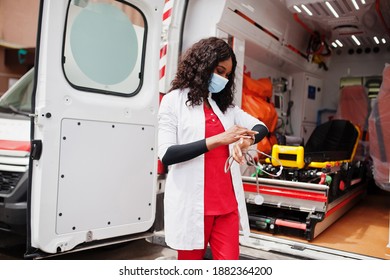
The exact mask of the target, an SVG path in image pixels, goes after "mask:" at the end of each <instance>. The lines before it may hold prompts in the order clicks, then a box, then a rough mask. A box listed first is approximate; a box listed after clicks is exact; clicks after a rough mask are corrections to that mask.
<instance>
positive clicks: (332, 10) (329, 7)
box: [325, 1, 339, 18]
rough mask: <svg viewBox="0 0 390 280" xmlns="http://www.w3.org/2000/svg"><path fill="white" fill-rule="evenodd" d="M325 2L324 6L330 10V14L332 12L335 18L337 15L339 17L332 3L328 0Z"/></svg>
mask: <svg viewBox="0 0 390 280" xmlns="http://www.w3.org/2000/svg"><path fill="white" fill-rule="evenodd" d="M325 4H326V6H327V7H328V9H329V10H330V11H331V12H332V14H333V15H334V16H335V17H336V18H338V17H339V14H338V13H337V12H336V10H335V9H333V7H332V5H331V4H330V3H329V2H328V1H326V2H325Z"/></svg>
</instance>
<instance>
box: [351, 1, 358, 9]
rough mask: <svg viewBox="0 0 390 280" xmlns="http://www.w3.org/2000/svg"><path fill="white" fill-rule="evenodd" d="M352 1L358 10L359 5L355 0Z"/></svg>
mask: <svg viewBox="0 0 390 280" xmlns="http://www.w3.org/2000/svg"><path fill="white" fill-rule="evenodd" d="M352 3H353V5H354V6H355V9H356V10H359V5H358V4H357V3H356V0H352Z"/></svg>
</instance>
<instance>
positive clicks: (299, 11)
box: [293, 5, 302, 13]
mask: <svg viewBox="0 0 390 280" xmlns="http://www.w3.org/2000/svg"><path fill="white" fill-rule="evenodd" d="M293 8H294V10H295V11H297V12H298V13H302V10H301V9H299V7H298V6H297V5H294V6H293Z"/></svg>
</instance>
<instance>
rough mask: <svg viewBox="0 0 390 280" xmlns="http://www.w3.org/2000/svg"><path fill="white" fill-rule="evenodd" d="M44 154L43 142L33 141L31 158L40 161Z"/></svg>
mask: <svg viewBox="0 0 390 280" xmlns="http://www.w3.org/2000/svg"><path fill="white" fill-rule="evenodd" d="M41 154H42V140H32V141H31V154H30V157H31V159H32V160H39V159H40V158H41Z"/></svg>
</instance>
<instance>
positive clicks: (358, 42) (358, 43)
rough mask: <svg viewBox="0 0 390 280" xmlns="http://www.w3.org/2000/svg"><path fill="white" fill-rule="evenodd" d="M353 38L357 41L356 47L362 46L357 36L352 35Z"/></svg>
mask: <svg viewBox="0 0 390 280" xmlns="http://www.w3.org/2000/svg"><path fill="white" fill-rule="evenodd" d="M351 38H352V39H353V40H354V41H355V43H356V45H358V46H360V41H359V40H358V38H356V36H355V35H352V36H351Z"/></svg>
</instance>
